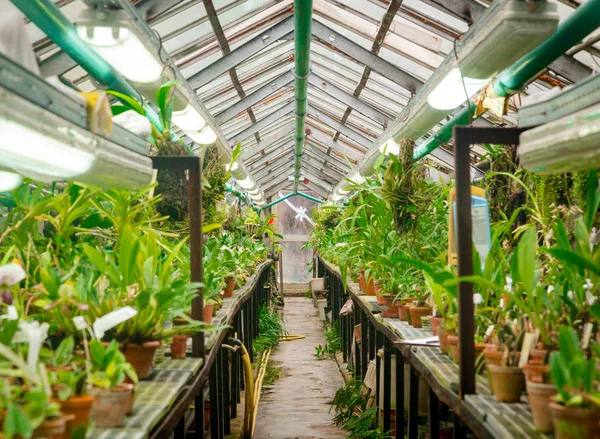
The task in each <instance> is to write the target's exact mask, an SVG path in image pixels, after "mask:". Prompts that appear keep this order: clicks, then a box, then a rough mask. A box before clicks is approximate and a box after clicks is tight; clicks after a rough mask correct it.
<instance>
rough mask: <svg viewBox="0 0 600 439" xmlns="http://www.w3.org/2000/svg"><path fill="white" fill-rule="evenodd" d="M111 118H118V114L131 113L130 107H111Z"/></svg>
mask: <svg viewBox="0 0 600 439" xmlns="http://www.w3.org/2000/svg"><path fill="white" fill-rule="evenodd" d="M110 110H111V111H112V115H113V116H118V115H119V114H123V113H126V112H128V111H133V110H132V109H131V108H130V107H128V106H126V105H112V106H111V107H110Z"/></svg>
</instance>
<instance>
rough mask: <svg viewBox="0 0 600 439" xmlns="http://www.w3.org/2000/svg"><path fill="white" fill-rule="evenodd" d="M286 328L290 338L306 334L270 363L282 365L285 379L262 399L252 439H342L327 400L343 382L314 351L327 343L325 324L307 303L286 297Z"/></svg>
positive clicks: (329, 362)
mask: <svg viewBox="0 0 600 439" xmlns="http://www.w3.org/2000/svg"><path fill="white" fill-rule="evenodd" d="M284 318H285V320H286V328H287V331H288V333H289V334H290V335H300V334H302V335H305V336H306V338H304V339H302V340H296V341H287V342H281V343H280V344H279V346H278V348H277V349H276V350H275V351H274V352H273V353H272V354H271V360H272V361H274V362H278V363H281V364H280V365H281V366H282V367H283V376H282V377H280V378H278V379H277V380H276V381H275V383H274V384H273V385H272V386H270V388H269V389H268V390H266V391H263V395H262V396H261V399H260V404H259V410H258V416H257V421H256V431H255V436H254V437H255V438H256V439H266V438H273V439H274V438H277V439H284V438H299V439H308V438H322V439H337V438H345V437H346V434H345V432H344V431H343V430H341V429H339V428H337V427H335V426H334V425H333V424H332V422H331V420H332V418H333V410H332V411H331V412H330V411H329V409H330V407H331V400H332V399H333V395H334V394H335V392H336V390H337V389H339V388H340V387H342V385H343V384H344V380H343V378H342V376H341V374H340V372H339V370H338V368H337V365H336V363H335V361H334V360H333V359H330V358H328V359H324V360H319V359H317V357H316V356H315V346H317V345H324V344H325V336H324V330H323V325H322V323H321V321H320V320H319V318H318V312H317V310H316V309H315V308H314V307H313V304H312V302H311V300H310V299H306V298H300V297H286V299H285V307H284Z"/></svg>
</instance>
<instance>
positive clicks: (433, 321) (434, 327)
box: [429, 317, 442, 335]
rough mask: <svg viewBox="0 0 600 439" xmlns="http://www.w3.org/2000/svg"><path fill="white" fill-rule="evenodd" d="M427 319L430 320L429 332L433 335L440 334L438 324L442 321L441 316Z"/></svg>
mask: <svg viewBox="0 0 600 439" xmlns="http://www.w3.org/2000/svg"><path fill="white" fill-rule="evenodd" d="M429 321H430V322H431V332H432V333H433V335H440V324H441V323H442V318H441V317H430V318H429Z"/></svg>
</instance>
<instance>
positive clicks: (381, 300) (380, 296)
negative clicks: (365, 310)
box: [376, 293, 385, 317]
mask: <svg viewBox="0 0 600 439" xmlns="http://www.w3.org/2000/svg"><path fill="white" fill-rule="evenodd" d="M376 296H377V305H379V306H385V299H384V297H383V294H380V293H376ZM381 313H382V314H383V311H381ZM384 317H385V316H384Z"/></svg>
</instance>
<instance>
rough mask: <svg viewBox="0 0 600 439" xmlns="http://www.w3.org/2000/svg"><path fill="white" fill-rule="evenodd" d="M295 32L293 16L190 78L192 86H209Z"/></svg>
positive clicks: (196, 87)
mask: <svg viewBox="0 0 600 439" xmlns="http://www.w3.org/2000/svg"><path fill="white" fill-rule="evenodd" d="M293 30H294V17H293V16H290V17H288V18H285V19H284V20H281V21H280V22H279V23H277V24H276V25H274V26H272V27H270V28H269V29H267V30H266V31H264V32H260V34H259V35H257V36H256V37H254V38H252V39H251V40H250V41H248V42H246V43H244V44H242V45H241V46H240V47H237V48H236V49H234V50H232V51H231V53H229V54H228V55H226V56H223V57H221V58H220V59H218V60H217V61H215V62H214V63H212V64H210V65H209V66H207V67H205V68H204V69H202V70H200V71H199V72H198V73H195V74H194V75H192V76H190V77H189V78H188V82H189V83H190V86H191V87H193V88H195V89H198V88H200V87H202V86H203V85H206V84H208V83H209V82H210V81H213V80H215V79H217V78H218V77H219V76H221V75H222V74H224V73H226V72H227V71H229V69H231V68H233V67H235V66H237V65H238V64H241V63H242V62H244V61H246V60H247V59H248V58H250V57H252V56H254V55H256V54H257V53H258V52H260V51H261V50H263V49H264V48H266V47H269V46H270V45H271V44H274V43H276V42H277V41H278V40H279V39H280V38H281V37H283V36H285V35H287V34H289V33H290V32H293Z"/></svg>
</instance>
